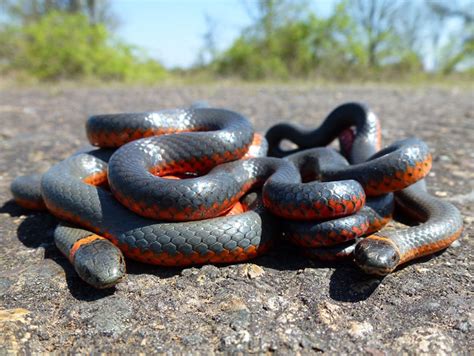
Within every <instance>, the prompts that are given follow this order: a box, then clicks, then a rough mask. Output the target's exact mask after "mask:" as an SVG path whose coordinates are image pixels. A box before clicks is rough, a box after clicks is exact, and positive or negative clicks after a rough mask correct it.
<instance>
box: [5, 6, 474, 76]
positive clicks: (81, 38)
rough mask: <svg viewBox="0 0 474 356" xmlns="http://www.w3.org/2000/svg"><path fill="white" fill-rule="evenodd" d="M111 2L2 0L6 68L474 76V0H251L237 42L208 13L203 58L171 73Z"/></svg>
mask: <svg viewBox="0 0 474 356" xmlns="http://www.w3.org/2000/svg"><path fill="white" fill-rule="evenodd" d="M459 1H463V0H459ZM243 3H245V2H243ZM110 4H113V3H112V2H107V1H106V0H0V12H1V11H2V10H5V11H4V13H5V14H6V15H7V16H4V17H1V16H0V73H7V74H12V75H14V76H16V77H19V78H21V77H22V76H25V77H28V78H35V79H38V80H41V81H55V80H70V79H73V80H76V79H81V80H82V79H98V80H100V81H106V82H109V81H114V82H117V81H119V82H127V83H129V82H139V83H143V82H150V83H155V82H157V81H159V80H161V79H163V78H165V77H171V78H174V79H175V80H176V78H179V79H181V78H187V79H189V80H191V81H202V80H204V81H206V80H207V81H208V80H212V79H215V78H238V79H244V80H249V81H255V80H289V79H297V80H307V79H310V80H315V79H317V80H324V81H349V80H350V81H360V80H370V81H381V80H383V81H386V80H389V81H392V80H394V81H400V80H405V81H415V80H419V79H428V80H431V79H433V78H434V79H442V80H446V79H447V78H448V79H449V80H451V79H453V78H454V80H457V78H462V79H463V80H466V79H467V80H472V79H474V7H472V6H469V5H470V4H469V1H464V2H462V3H459V2H456V1H453V2H452V3H450V4H447V3H446V2H444V1H442V0H424V1H416V2H410V1H405V0H351V1H349V0H340V1H339V3H338V4H337V6H336V7H335V8H334V10H333V12H332V14H330V15H329V16H327V17H322V16H319V15H318V14H317V13H315V12H314V11H313V10H312V8H311V6H310V5H311V3H310V2H309V0H255V1H251V2H246V4H247V9H248V12H249V16H250V18H251V19H252V20H253V22H252V24H251V25H250V26H249V27H248V28H246V29H244V30H243V31H242V33H241V34H240V36H239V37H238V38H237V39H236V40H235V41H234V42H233V43H232V44H230V46H229V47H228V48H226V49H224V50H221V51H219V50H218V49H217V46H216V43H217V41H216V38H215V37H216V24H215V22H213V20H212V19H210V18H209V17H206V22H207V24H208V32H207V33H206V34H205V35H204V48H203V50H202V52H201V53H200V54H199V53H197V54H196V57H197V58H199V63H200V64H199V65H196V66H195V67H194V68H191V69H189V70H185V69H175V70H174V71H171V72H168V71H166V70H165V69H164V68H163V67H162V66H161V65H160V64H159V63H158V62H157V61H155V60H152V59H150V58H149V57H147V55H146V54H145V53H143V51H140V50H139V49H138V48H135V47H133V46H130V45H128V44H126V43H124V42H123V41H120V40H119V39H117V38H116V37H115V36H114V29H115V28H116V26H117V21H116V19H115V17H114V16H113V13H112V12H111V8H110V6H109V5H110ZM463 4H464V5H463ZM125 20H126V19H125ZM2 21H3V22H2ZM453 23H454V25H453ZM430 61H431V62H433V63H431V65H430V66H429V68H427V66H426V63H427V62H430Z"/></svg>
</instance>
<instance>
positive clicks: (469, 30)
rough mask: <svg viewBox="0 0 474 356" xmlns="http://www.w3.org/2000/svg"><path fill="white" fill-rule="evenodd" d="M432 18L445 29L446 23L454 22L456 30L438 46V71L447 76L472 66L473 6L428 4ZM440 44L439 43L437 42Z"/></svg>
mask: <svg viewBox="0 0 474 356" xmlns="http://www.w3.org/2000/svg"><path fill="white" fill-rule="evenodd" d="M428 6H429V8H430V9H431V11H432V14H433V16H434V17H437V18H438V19H439V20H440V23H441V24H442V25H443V26H444V27H446V26H447V24H448V21H452V20H456V21H457V22H458V23H459V26H458V29H457V30H456V31H453V32H452V33H451V34H450V35H449V36H448V39H447V41H445V43H444V44H439V47H440V48H439V52H438V55H439V57H440V58H439V60H438V68H437V69H438V71H440V72H442V73H443V74H449V73H452V72H453V71H455V70H456V69H458V68H462V67H463V66H467V67H471V68H472V67H473V66H474V6H472V3H471V4H470V3H469V2H467V3H466V4H465V5H464V6H461V5H459V3H457V2H453V3H449V4H448V3H445V2H439V1H438V2H429V3H428ZM439 42H440V41H439Z"/></svg>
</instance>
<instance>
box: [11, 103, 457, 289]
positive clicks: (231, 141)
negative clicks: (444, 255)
mask: <svg viewBox="0 0 474 356" xmlns="http://www.w3.org/2000/svg"><path fill="white" fill-rule="evenodd" d="M353 126H355V131H354V130H352V129H351V127H353ZM86 129H87V136H88V138H89V140H90V142H91V143H92V144H94V145H96V146H100V147H103V148H100V149H97V150H92V151H89V152H80V153H78V154H75V155H73V156H71V157H69V158H67V159H66V160H64V161H62V162H60V163H58V164H56V165H55V166H53V167H52V168H51V169H50V170H49V171H47V172H46V173H45V174H44V175H43V176H35V177H27V178H25V177H20V178H18V179H17V180H15V181H14V182H13V183H12V186H11V189H12V192H13V195H14V197H15V199H16V201H17V202H18V203H19V204H21V205H23V206H24V207H27V208H44V207H46V208H47V209H48V210H49V211H50V212H51V213H53V214H54V215H55V216H57V217H58V218H59V219H61V220H62V221H66V222H67V223H62V224H60V225H59V226H58V228H57V229H56V231H55V242H56V245H57V246H58V248H59V249H60V250H61V251H62V252H63V253H64V254H65V255H66V256H68V258H69V259H70V261H71V262H72V263H73V264H74V266H75V269H76V271H77V272H78V273H79V275H80V276H81V278H83V279H84V280H85V281H86V282H88V283H89V284H91V285H93V286H95V287H98V288H104V287H109V286H111V285H114V284H115V283H117V282H118V281H119V280H120V279H121V278H122V277H123V275H124V272H125V265H124V259H123V255H122V252H123V254H125V256H127V257H130V258H133V259H136V260H139V261H143V262H147V263H153V264H159V265H165V266H184V265H190V264H202V263H228V262H238V261H244V260H247V259H249V258H252V257H255V256H257V255H259V254H261V253H263V252H264V251H266V250H267V249H268V248H269V246H270V245H271V243H272V241H273V240H274V238H273V237H274V236H275V235H277V231H276V226H277V225H276V224H275V222H274V221H273V218H272V216H273V215H277V216H279V217H282V218H284V219H288V223H287V224H286V225H285V227H284V230H285V232H286V236H287V237H288V238H290V239H291V240H292V241H293V242H295V243H297V244H299V245H300V246H304V247H305V248H306V249H307V254H309V255H313V256H320V257H323V258H324V256H326V258H333V257H339V256H342V255H347V253H349V252H352V251H353V249H354V243H353V241H354V239H355V238H358V237H360V236H362V235H366V234H369V233H372V232H374V231H376V230H378V229H380V228H381V227H382V226H383V225H384V224H386V222H387V221H388V219H389V218H390V216H391V213H392V209H393V194H392V192H394V191H399V190H402V189H404V188H406V187H408V186H409V185H410V184H413V183H414V182H416V181H418V180H419V179H421V178H423V177H424V176H425V175H426V174H427V173H428V171H429V168H430V166H431V156H430V154H429V151H428V148H427V147H426V145H425V144H424V143H423V142H422V141H419V140H417V139H408V140H404V141H399V142H397V143H395V144H393V145H391V146H389V147H387V148H385V149H383V150H380V151H379V148H380V124H379V123H378V120H377V118H376V117H375V115H373V114H372V113H371V112H370V111H369V110H368V109H367V108H366V107H365V106H363V105H360V104H357V103H350V104H345V105H343V106H341V107H339V108H337V109H336V110H334V111H333V112H332V113H331V114H330V115H329V116H328V118H327V119H326V120H325V121H324V123H323V124H322V126H321V127H320V128H318V129H317V130H313V131H301V130H300V129H298V128H296V127H293V126H292V125H287V124H282V125H277V126H276V127H274V128H272V129H270V130H269V132H268V133H267V135H266V136H267V139H268V141H269V150H270V152H272V153H274V154H276V155H277V156H283V155H285V154H287V153H288V152H285V151H282V150H281V149H280V148H279V142H280V141H281V140H282V139H284V138H288V139H290V140H294V141H295V142H296V143H297V144H298V145H299V146H300V149H301V148H308V147H310V146H313V145H316V146H319V145H326V144H327V143H329V142H330V141H332V140H333V139H334V138H336V137H338V136H339V138H340V142H341V147H342V151H343V153H345V154H346V157H347V159H348V161H349V162H351V163H352V165H349V163H348V162H347V161H346V160H345V159H344V158H343V157H342V156H340V155H339V154H338V153H336V152H335V151H333V150H330V149H327V148H317V149H312V150H306V151H303V152H299V151H300V149H298V150H296V151H292V152H291V153H293V154H292V155H290V156H288V157H287V158H286V159H285V160H282V159H279V158H271V157H261V156H263V155H265V152H266V146H265V144H259V145H253V144H252V143H255V142H258V141H261V139H260V138H259V137H258V136H256V135H254V132H253V128H252V126H251V124H250V123H249V122H248V120H247V119H246V118H245V117H243V116H242V115H240V114H238V113H235V112H232V111H229V110H225V109H213V108H208V107H205V105H200V106H196V107H193V108H190V109H183V110H168V111H162V112H153V113H137V114H112V115H98V116H93V117H91V118H90V119H89V120H88V122H87V125H86ZM252 156H254V157H252ZM255 156H257V157H255ZM169 176H178V177H181V178H183V179H178V180H176V179H169V178H170V177H169ZM316 178H317V179H316ZM315 179H316V180H315ZM258 187H262V198H261V200H260V198H258V199H257V198H255V195H254V194H251V195H247V194H248V193H249V192H251V191H252V190H254V189H256V188H258ZM407 189H410V188H407ZM412 190H414V191H415V193H418V190H417V189H416V188H413V189H411V190H410V191H412ZM403 192H406V190H403ZM403 194H404V193H403ZM395 195H396V196H397V195H399V197H401V198H400V199H401V200H402V201H405V200H407V198H403V195H402V193H395ZM367 197H368V198H367ZM414 199H415V201H416V203H421V200H420V199H419V198H417V196H416V194H415V198H414ZM433 199H435V198H433ZM435 200H436V199H435ZM366 201H367V204H366ZM238 202H241V203H242V204H243V206H244V207H245V208H244V211H243V212H242V213H240V214H227V215H226V212H228V211H229V210H230V209H232V206H234V204H236V203H238ZM433 204H434V202H433V201H432V200H425V201H424V203H423V204H422V205H423V206H424V207H426V209H427V210H426V214H425V215H424V218H426V219H428V220H427V222H426V223H425V224H428V225H430V224H431V222H432V221H435V222H436V223H437V224H438V225H436V224H435V225H433V224H431V225H430V226H431V231H436V233H437V238H438V240H439V235H440V234H443V233H446V226H445V224H446V223H444V222H441V223H439V221H441V220H442V219H441V216H442V215H443V214H444V213H445V209H446V206H444V205H442V204H441V205H440V204H438V205H437V208H438V209H440V212H439V213H436V214H433V213H432V212H431V210H430V209H431V208H432V205H433ZM454 209H455V208H454ZM270 213H271V214H270ZM454 215H455V213H454V211H452V212H451V215H450V216H451V217H452V219H451V220H453V221H454V220H456V219H455V217H454ZM456 221H457V220H456ZM71 223H72V224H74V225H70V224H71ZM458 225H459V224H458ZM423 226H424V225H422V226H420V228H419V230H417V232H415V230H408V232H405V233H404V234H400V235H397V236H398V237H397V236H393V237H392V236H387V237H384V239H385V240H387V241H390V243H389V244H390V246H391V247H394V248H396V250H397V252H398V253H399V254H398V257H399V258H398V262H397V264H396V265H398V263H403V262H406V261H408V260H409V259H410V258H415V257H417V256H418V255H420V254H421V253H428V252H429V251H431V250H432V249H433V248H432V247H428V248H425V247H423V246H427V244H428V245H430V243H431V242H432V241H433V238H431V239H430V238H428V239H427V238H426V237H424V238H425V240H424V241H423V242H422V243H418V242H419V240H420V239H419V238H417V237H416V236H419V235H421V234H423V233H424V232H425V231H426V230H424V228H423ZM433 226H436V227H433ZM456 226H457V225H456ZM458 230H459V229H458ZM458 230H456V231H458ZM449 232H450V233H451V235H450V236H451V237H450V238H446V239H441V240H443V241H452V238H453V237H452V236H454V233H453V232H452V231H451V230H450V231H449ZM384 236H385V235H384ZM407 236H408V237H407ZM414 236H415V238H413V237H414ZM424 236H425V235H424ZM407 238H412V239H414V240H416V242H414V243H412V242H410V243H406V244H405V245H403V246H402V242H403V241H405V240H406V239H407ZM372 240H377V242H378V245H379V246H380V245H381V244H380V241H381V240H382V238H380V237H377V238H375V237H373V236H370V237H368V238H366V239H364V240H362V242H363V243H362V242H360V243H359V244H358V245H357V247H356V261H357V263H358V264H359V265H360V266H361V267H362V268H363V269H365V270H366V271H368V272H370V273H378V272H380V271H382V270H383V271H389V270H393V268H392V269H383V268H385V267H380V266H379V265H381V263H379V262H373V258H369V257H370V256H371V255H372V251H374V248H373V247H372V246H373V245H372V242H371V241H372ZM385 240H384V241H385ZM366 246H368V247H366ZM405 246H408V247H407V248H405ZM420 246H422V247H420ZM430 246H431V245H430ZM436 246H437V248H438V249H439V246H441V245H440V244H438V245H436ZM386 250H387V248H385V249H381V250H379V252H377V254H378V256H383V254H384V253H386ZM414 250H416V251H417V252H415V253H413V251H414ZM366 252H367V253H366ZM367 256H369V257H367ZM379 260H384V259H383V258H379V259H378V260H377V261H379ZM377 263H378V264H377ZM396 265H395V267H396ZM377 266H378V267H377Z"/></svg>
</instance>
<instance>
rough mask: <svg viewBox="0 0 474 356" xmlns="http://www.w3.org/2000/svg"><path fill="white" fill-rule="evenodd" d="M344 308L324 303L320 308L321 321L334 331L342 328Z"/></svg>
mask: <svg viewBox="0 0 474 356" xmlns="http://www.w3.org/2000/svg"><path fill="white" fill-rule="evenodd" d="M341 309H342V308H341V307H340V306H338V305H336V304H332V303H329V302H323V303H321V304H320V305H319V306H318V314H319V318H320V319H321V321H322V322H323V323H324V324H326V326H327V327H329V328H330V329H332V330H337V329H339V328H340V325H339V324H340V323H342V320H344V318H343V317H342V310H341Z"/></svg>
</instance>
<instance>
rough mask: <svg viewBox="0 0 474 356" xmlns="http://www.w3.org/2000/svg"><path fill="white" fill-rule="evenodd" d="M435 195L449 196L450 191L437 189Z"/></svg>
mask: <svg viewBox="0 0 474 356" xmlns="http://www.w3.org/2000/svg"><path fill="white" fill-rule="evenodd" d="M435 195H436V196H438V197H447V196H448V192H444V191H441V190H437V191H436V192H435Z"/></svg>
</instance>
